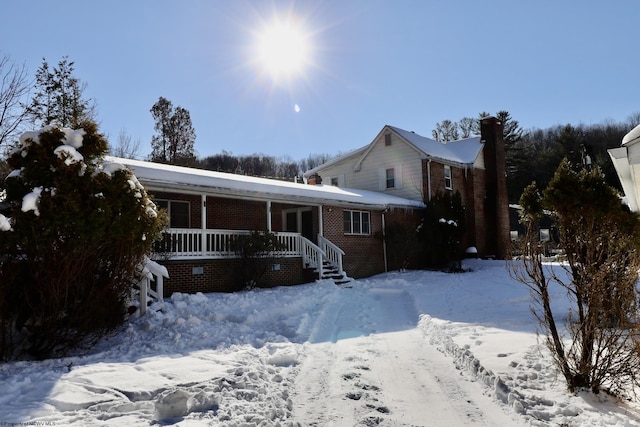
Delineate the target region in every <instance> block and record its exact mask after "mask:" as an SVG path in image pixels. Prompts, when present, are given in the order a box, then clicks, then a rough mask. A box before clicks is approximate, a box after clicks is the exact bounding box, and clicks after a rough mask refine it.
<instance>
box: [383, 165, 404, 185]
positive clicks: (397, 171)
mask: <svg viewBox="0 0 640 427" xmlns="http://www.w3.org/2000/svg"><path fill="white" fill-rule="evenodd" d="M389 169H393V187H387V182H388V178H387V171H388V170H389ZM401 188H402V165H400V164H396V165H385V166H384V167H381V168H379V169H378V189H379V190H380V191H392V190H400V189H401Z"/></svg>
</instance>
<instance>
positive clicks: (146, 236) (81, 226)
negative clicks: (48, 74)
mask: <svg viewBox="0 0 640 427" xmlns="http://www.w3.org/2000/svg"><path fill="white" fill-rule="evenodd" d="M106 152H107V141H106V139H105V138H104V137H103V136H102V135H101V134H99V133H98V131H97V127H96V125H95V124H93V123H91V122H86V123H83V124H82V129H77V130H72V129H67V128H58V127H54V126H48V127H46V128H44V129H43V130H41V131H35V132H27V133H25V134H23V135H22V137H21V138H20V140H19V142H18V143H17V144H16V145H15V147H13V149H12V150H11V151H10V154H9V158H8V159H7V163H8V164H9V166H10V167H11V169H12V172H10V173H9V175H8V176H7V177H6V179H5V180H4V181H3V182H2V183H0V192H2V191H3V190H4V191H6V202H8V205H9V208H8V214H7V213H6V212H5V214H4V215H3V218H0V254H2V255H1V258H0V322H1V323H0V346H1V347H0V357H1V358H3V359H5V360H6V359H10V358H15V357H25V356H27V355H28V356H29V357H36V358H46V357H49V356H51V355H54V354H59V353H64V352H66V351H68V350H70V349H72V348H76V347H78V346H81V345H90V344H91V343H92V342H94V341H95V340H96V339H98V338H100V337H101V336H103V335H104V334H105V333H107V332H109V331H110V330H112V329H113V328H115V327H117V326H118V325H119V324H121V323H122V322H123V320H124V319H125V315H126V312H127V306H126V304H127V299H128V296H129V294H130V292H131V288H132V286H133V285H134V284H135V282H136V273H137V270H138V268H139V265H140V263H141V261H142V260H143V257H144V256H145V255H146V254H148V253H149V252H150V250H151V244H152V243H153V241H154V240H155V239H157V238H159V236H160V233H161V231H162V229H163V228H164V226H165V222H166V219H165V218H164V217H163V216H159V215H158V213H157V210H156V208H155V205H154V204H153V203H152V202H151V200H150V199H149V197H148V196H147V194H146V192H145V190H144V188H143V187H142V185H141V184H140V183H139V182H138V180H137V179H136V177H135V176H134V175H133V173H132V172H131V171H130V170H128V169H126V168H125V167H123V166H122V165H119V164H115V163H109V162H106V161H105V159H104V155H105V154H106Z"/></svg>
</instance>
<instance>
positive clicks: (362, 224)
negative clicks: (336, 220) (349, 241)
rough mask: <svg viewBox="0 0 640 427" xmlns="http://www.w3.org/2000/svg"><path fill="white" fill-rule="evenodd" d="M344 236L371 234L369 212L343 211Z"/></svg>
mask: <svg viewBox="0 0 640 427" xmlns="http://www.w3.org/2000/svg"><path fill="white" fill-rule="evenodd" d="M343 215H344V234H365V235H369V234H370V233H371V226H370V221H369V212H363V211H344V214H343Z"/></svg>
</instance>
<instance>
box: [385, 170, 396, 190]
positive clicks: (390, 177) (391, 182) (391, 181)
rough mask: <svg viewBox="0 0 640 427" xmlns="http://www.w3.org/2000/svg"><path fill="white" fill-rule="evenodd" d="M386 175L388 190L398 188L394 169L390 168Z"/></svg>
mask: <svg viewBox="0 0 640 427" xmlns="http://www.w3.org/2000/svg"><path fill="white" fill-rule="evenodd" d="M385 174H386V184H387V186H386V188H395V187H396V180H395V173H394V169H393V168H388V169H387V170H386V171H385Z"/></svg>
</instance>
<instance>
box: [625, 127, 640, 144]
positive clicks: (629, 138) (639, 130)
mask: <svg viewBox="0 0 640 427" xmlns="http://www.w3.org/2000/svg"><path fill="white" fill-rule="evenodd" d="M639 141H640V125H638V126H636V127H635V128H633V129H632V130H631V132H629V133H628V134H626V135H625V136H624V138H622V145H629V144H632V143H635V142H639Z"/></svg>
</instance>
